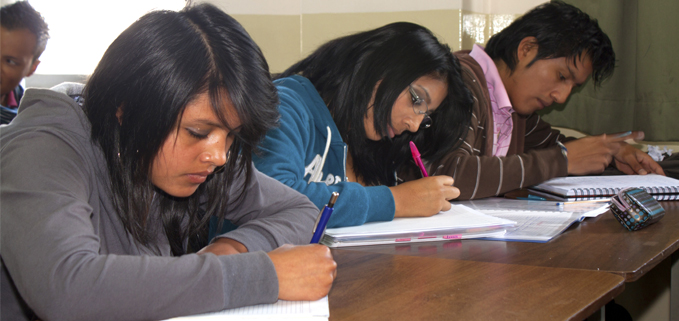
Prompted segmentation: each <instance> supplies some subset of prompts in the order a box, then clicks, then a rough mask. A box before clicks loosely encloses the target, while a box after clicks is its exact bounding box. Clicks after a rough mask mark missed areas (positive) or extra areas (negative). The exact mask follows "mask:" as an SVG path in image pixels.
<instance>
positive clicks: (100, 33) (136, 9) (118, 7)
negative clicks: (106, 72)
mask: <svg viewBox="0 0 679 321" xmlns="http://www.w3.org/2000/svg"><path fill="white" fill-rule="evenodd" d="M30 3H31V5H32V6H33V8H35V10H37V11H38V12H40V14H41V15H42V16H43V17H44V18H45V21H46V22H47V24H48V26H49V28H50V31H49V32H50V39H49V40H48V41H47V48H46V49H45V52H44V53H43V54H42V56H40V61H41V62H40V66H39V67H38V70H37V71H36V74H46V75H89V74H91V73H92V72H93V71H94V68H95V67H96V65H97V63H98V62H99V60H100V59H101V56H102V55H103V54H104V52H105V51H106V48H108V46H109V45H110V44H111V42H113V40H114V39H115V38H116V37H117V36H118V35H119V34H120V33H121V32H122V31H123V30H125V28H127V27H128V26H129V25H130V24H132V23H133V22H134V21H136V20H137V19H138V18H139V17H141V16H142V15H144V14H145V13H147V12H149V11H151V10H154V9H169V10H180V9H181V8H183V7H184V5H185V1H184V0H110V1H102V0H95V1H93V0H58V1H55V0H30Z"/></svg>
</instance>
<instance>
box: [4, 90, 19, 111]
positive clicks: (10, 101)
mask: <svg viewBox="0 0 679 321" xmlns="http://www.w3.org/2000/svg"><path fill="white" fill-rule="evenodd" d="M18 106H19V103H17V99H16V97H14V90H12V91H10V92H9V94H7V106H6V107H9V108H17V107H18Z"/></svg>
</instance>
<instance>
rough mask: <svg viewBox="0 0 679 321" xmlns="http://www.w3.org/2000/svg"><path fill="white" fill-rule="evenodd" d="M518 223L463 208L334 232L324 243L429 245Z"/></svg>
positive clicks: (499, 230) (484, 234)
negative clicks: (405, 243) (411, 243)
mask: <svg viewBox="0 0 679 321" xmlns="http://www.w3.org/2000/svg"><path fill="white" fill-rule="evenodd" d="M514 224H515V222H513V221H510V220H506V219H502V218H497V217H493V216H490V215H486V214H483V213H481V212H478V211H475V210H472V209H471V208H469V207H466V206H463V205H453V206H452V208H451V209H450V210H448V211H445V212H441V213H439V214H436V215H434V216H431V217H416V218H413V217H409V218H395V219H394V220H393V221H391V222H371V223H366V224H363V225H361V226H351V227H340V228H331V229H327V230H326V231H325V236H323V239H322V240H321V243H323V244H325V245H327V246H329V247H342V246H357V245H372V244H386V243H399V242H427V241H441V240H453V239H467V238H479V237H488V236H498V235H502V234H504V233H505V230H506V229H507V228H508V227H511V226H513V225H514Z"/></svg>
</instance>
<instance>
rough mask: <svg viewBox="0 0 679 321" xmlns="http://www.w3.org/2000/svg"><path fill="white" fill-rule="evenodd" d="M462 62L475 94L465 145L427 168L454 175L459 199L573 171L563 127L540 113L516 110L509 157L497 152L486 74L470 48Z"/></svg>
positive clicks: (408, 176)
mask: <svg viewBox="0 0 679 321" xmlns="http://www.w3.org/2000/svg"><path fill="white" fill-rule="evenodd" d="M455 56H456V57H457V58H458V59H459V60H460V64H461V66H462V78H463V80H464V82H465V84H466V85H467V88H468V89H469V90H470V91H471V92H472V94H473V96H474V107H473V113H472V119H471V122H470V125H469V131H468V132H467V137H466V138H465V140H464V142H463V144H462V145H461V146H460V147H458V148H457V149H455V150H452V151H451V152H450V153H448V154H446V155H445V156H444V157H443V158H441V159H438V160H435V161H433V162H430V163H429V164H428V167H429V168H428V170H429V172H430V173H436V174H437V175H449V176H452V177H453V178H454V179H455V184H454V185H455V186H456V187H457V188H459V189H460V197H459V198H458V199H459V200H467V199H479V198H484V197H489V196H496V195H501V194H504V193H506V192H509V191H512V190H515V189H519V188H522V187H527V186H530V185H534V184H538V183H541V182H543V181H545V180H548V179H550V178H553V177H560V176H566V175H567V174H568V161H567V159H566V158H565V157H564V156H563V154H562V152H561V147H559V146H558V145H557V141H560V142H566V141H569V140H572V139H574V138H566V137H565V136H564V135H561V134H560V132H559V131H558V130H555V129H552V127H551V126H550V125H549V124H548V123H547V122H544V121H542V120H541V119H540V116H539V115H537V114H532V115H530V116H527V117H526V116H521V115H518V114H517V113H514V114H513V116H512V119H513V121H514V128H513V130H512V138H511V143H510V145H509V150H508V151H507V156H505V157H497V156H493V155H492V147H493V136H492V135H493V129H494V128H493V127H494V125H493V114H492V111H491V105H490V95H489V93H488V87H487V85H486V77H485V75H484V74H483V70H482V69H481V66H480V65H479V64H478V63H477V62H476V60H474V58H472V57H471V56H469V51H458V52H455ZM417 173H418V172H417V171H416V170H413V168H411V167H408V168H404V170H403V171H401V172H400V173H399V176H400V177H401V178H403V179H405V180H412V179H416V178H419V175H417Z"/></svg>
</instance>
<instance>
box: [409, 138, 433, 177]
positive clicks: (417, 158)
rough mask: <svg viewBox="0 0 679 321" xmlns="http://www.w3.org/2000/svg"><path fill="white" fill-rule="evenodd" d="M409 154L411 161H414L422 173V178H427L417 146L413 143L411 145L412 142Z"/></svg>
mask: <svg viewBox="0 0 679 321" xmlns="http://www.w3.org/2000/svg"><path fill="white" fill-rule="evenodd" d="M410 153H412V154H413V159H414V160H415V164H417V167H419V168H420V171H421V172H422V177H429V174H427V169H426V168H424V163H422V157H421V155H420V151H419V150H417V146H415V143H413V142H412V141H411V142H410Z"/></svg>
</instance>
